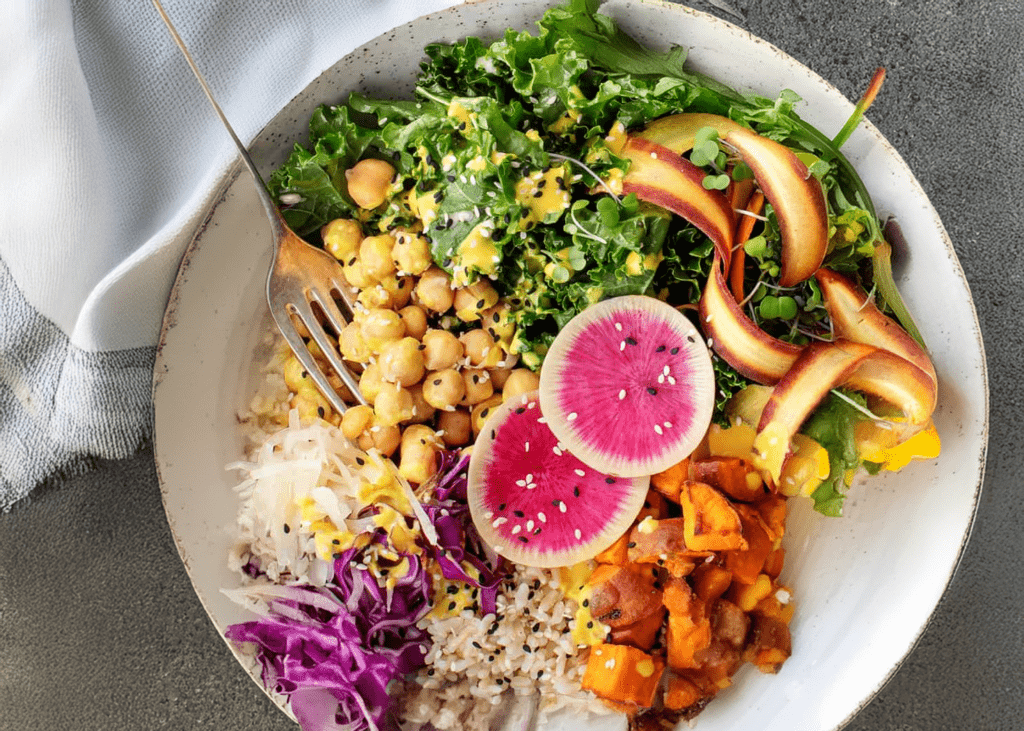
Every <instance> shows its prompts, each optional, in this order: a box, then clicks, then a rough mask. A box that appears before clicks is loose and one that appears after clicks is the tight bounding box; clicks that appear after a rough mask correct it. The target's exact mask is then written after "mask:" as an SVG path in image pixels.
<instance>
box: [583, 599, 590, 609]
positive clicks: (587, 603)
mask: <svg viewBox="0 0 1024 731" xmlns="http://www.w3.org/2000/svg"><path fill="white" fill-rule="evenodd" d="M583 606H584V607H589V606H590V600H589V599H584V600H583Z"/></svg>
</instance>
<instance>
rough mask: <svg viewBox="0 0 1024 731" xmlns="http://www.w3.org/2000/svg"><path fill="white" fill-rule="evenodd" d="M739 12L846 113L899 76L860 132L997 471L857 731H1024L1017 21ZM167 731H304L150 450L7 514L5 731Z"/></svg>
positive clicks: (1023, 285)
mask: <svg viewBox="0 0 1024 731" xmlns="http://www.w3.org/2000/svg"><path fill="white" fill-rule="evenodd" d="M729 2H730V5H731V6H732V7H734V8H736V9H739V10H742V11H743V12H744V13H745V15H746V19H745V21H743V22H741V24H742V25H744V26H745V27H747V28H748V29H750V30H751V31H753V32H754V33H755V34H758V35H760V36H762V37H764V38H765V39H767V40H769V41H770V42H772V43H774V44H775V45H777V46H779V47H781V48H783V49H785V50H787V51H788V52H789V53H791V54H792V55H794V56H795V57H797V58H798V59H800V60H801V61H803V62H804V63H806V64H808V65H809V66H810V67H811V68H813V69H814V70H815V71H817V72H818V73H820V74H821V75H822V76H824V77H825V78H827V79H830V80H831V81H833V82H834V83H835V84H836V85H837V86H838V87H839V88H840V89H841V90H842V91H843V92H844V93H845V94H846V95H847V96H848V97H850V98H856V97H857V96H859V94H860V91H861V87H862V86H863V84H864V83H865V81H866V80H867V78H868V77H869V76H870V73H871V71H872V70H873V69H874V67H875V66H876V65H885V66H886V67H887V68H888V69H889V79H888V81H887V82H886V85H885V88H884V91H883V93H882V95H881V97H880V98H879V100H878V101H877V102H876V104H875V106H874V107H873V108H872V110H871V113H870V115H869V116H870V118H871V119H872V121H874V122H875V124H877V125H878V126H879V127H880V128H881V130H882V132H883V133H884V134H885V135H886V136H888V138H889V139H890V140H891V141H892V142H893V144H894V145H895V146H896V148H897V149H898V150H899V151H900V152H901V153H902V155H903V156H904V157H905V159H906V160H907V162H908V163H909V164H910V166H911V168H912V169H913V170H914V171H915V172H916V174H917V176H918V178H919V179H920V180H921V183H922V184H923V185H924V188H925V190H926V191H927V192H928V194H929V195H930V196H931V199H932V201H933V203H934V204H935V207H936V208H937V209H938V211H939V213H940V214H941V216H942V218H943V221H944V222H945V225H946V227H947V229H948V230H949V233H950V235H951V237H952V239H953V242H954V245H955V247H956V250H957V253H958V255H959V256H960V259H961V262H962V263H963V267H964V269H965V271H966V273H967V277H968V280H969V281H970V284H971V287H972V290H973V292H974V296H975V300H976V303H977V307H978V314H979V317H980V319H981V323H982V330H983V333H984V336H985V341H986V347H987V352H988V357H989V368H990V384H991V393H992V413H991V441H990V449H989V458H988V470H987V477H986V480H985V487H984V491H983V494H982V499H981V502H980V506H979V511H978V516H977V521H976V525H975V530H974V533H973V536H972V539H971V541H970V543H969V545H968V547H967V549H966V553H965V555H964V558H963V562H962V565H961V568H960V570H959V572H958V573H957V575H956V576H955V578H954V580H953V582H952V584H951V586H950V587H949V589H948V591H947V593H946V596H945V598H944V599H943V601H942V602H941V604H940V605H939V607H938V609H937V611H936V613H935V616H934V618H933V621H932V622H931V624H930V626H929V627H928V629H927V630H926V632H925V633H924V636H923V637H922V638H921V641H920V642H919V644H918V646H917V647H916V649H915V650H914V651H913V652H912V653H911V654H910V656H909V657H908V658H907V660H906V662H905V663H904V664H903V666H902V668H901V669H900V670H899V671H898V673H897V674H896V675H895V677H894V678H893V679H892V681H891V682H890V683H889V684H888V685H887V686H886V687H885V688H884V689H883V690H882V691H881V693H880V694H879V695H878V696H877V697H876V698H875V699H874V701H872V702H871V703H870V704H869V705H868V706H867V707H866V708H865V709H864V710H863V711H862V712H861V713H860V714H859V715H858V716H857V717H856V718H855V719H853V720H852V722H851V723H850V724H849V726H848V727H847V728H848V730H849V731H939V730H942V729H951V730H959V729H970V730H972V731H1010V730H1013V729H1022V728H1024V671H1022V668H1024V620H1022V613H1024V610H1022V607H1024V537H1022V532H1024V511H1022V510H1021V508H1020V496H1021V490H1020V485H1021V482H1022V480H1021V477H1020V471H1021V465H1022V464H1024V447H1022V445H1021V435H1022V434H1024V428H1022V409H1024V386H1022V383H1024V379H1022V378H1021V376H1020V374H1019V373H1018V368H1019V367H1020V365H1021V364H1022V363H1024V354H1022V341H1024V327H1022V323H1024V304H1022V289H1024V256H1022V253H1024V249H1022V244H1021V231H1022V230H1024V216H1022V215H1021V213H1020V206H1021V203H1020V196H1021V193H1020V192H1021V191H1022V190H1024V165H1022V162H1024V161H1022V155H1021V146H1022V145H1024V128H1022V124H1021V115H1022V114H1024V53H1022V45H1021V38H1022V35H1024V5H1022V4H1021V2H1020V0H1005V1H1002V2H999V1H996V0H979V1H977V2H970V1H968V0H935V1H932V0H847V2H843V3H838V2H824V1H822V0H818V1H816V2H811V1H810V0H729ZM696 5H697V7H700V8H701V9H713V8H710V6H709V5H707V4H702V3H696ZM717 14H719V15H723V17H726V18H727V19H730V20H735V19H734V18H732V17H731V16H729V15H727V14H723V13H721V12H720V11H719V12H718V13H717ZM163 728H166V729H193V728H216V729H218V730H220V731H228V730H232V729H258V730H266V731H269V730H271V729H279V730H281V731H284V730H286V729H287V730H290V729H293V728H294V726H293V725H292V724H291V723H290V722H289V721H288V720H287V718H286V717H285V716H284V715H282V714H281V713H280V712H279V711H278V710H277V709H276V708H275V707H274V706H273V705H271V704H270V703H269V701H267V700H266V699H265V698H264V696H263V695H262V693H261V692H260V691H259V690H258V689H257V688H256V686H255V685H254V684H253V683H252V682H251V681H250V680H249V678H248V676H246V675H245V674H244V673H243V672H242V670H241V669H240V668H239V667H238V666H237V665H236V664H235V662H234V660H233V659H232V657H231V655H230V654H229V652H228V650H227V648H226V647H225V646H224V645H223V643H222V642H221V640H220V639H219V638H218V636H217V634H216V633H215V631H214V629H213V626H212V624H211V623H210V622H209V621H208V620H207V618H206V615H205V614H204V612H203V609H202V607H201V606H200V604H199V602H198V600H197V599H196V597H195V596H194V595H193V593H192V590H191V586H190V584H189V582H188V577H187V575H186V573H185V571H184V568H183V567H182V565H181V562H180V561H179V559H178V556H177V553H176V552H175V548H174V545H173V542H172V540H171V536H170V533H169V530H168V528H167V524H166V521H165V519H164V515H163V509H162V505H161V502H160V493H159V490H158V488H157V484H156V477H155V473H154V469H153V466H152V452H151V451H150V450H148V449H145V450H143V451H141V452H140V453H139V454H137V455H136V456H134V457H133V458H131V459H128V460H124V461H120V462H103V463H99V464H97V465H95V469H94V470H93V471H91V472H89V473H87V474H83V475H80V476H74V477H68V478H65V479H61V480H55V481H54V483H53V484H51V485H48V486H45V487H44V488H42V489H40V490H38V491H37V492H36V493H35V494H34V495H33V496H32V497H31V498H29V499H28V500H27V501H25V502H24V503H23V504H21V505H19V506H17V507H16V509H15V510H14V511H13V512H11V513H10V514H7V515H0V730H2V731H37V730H38V731H43V730H47V731H53V730H55V731H62V730H64V729H75V730H76V731H95V730H100V729H103V730H110V731H129V730H134V729H163ZM698 728H699V725H698ZM737 731H755V730H753V729H749V730H739V729H738V730H737ZM794 731H800V729H795V730H794Z"/></svg>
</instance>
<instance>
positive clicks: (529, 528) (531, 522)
mask: <svg viewBox="0 0 1024 731" xmlns="http://www.w3.org/2000/svg"><path fill="white" fill-rule="evenodd" d="M533 526H534V523H533V521H532V520H528V521H526V530H533Z"/></svg>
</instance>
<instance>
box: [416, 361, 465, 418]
mask: <svg viewBox="0 0 1024 731" xmlns="http://www.w3.org/2000/svg"><path fill="white" fill-rule="evenodd" d="M465 396H466V381H465V379H463V377H462V374H461V373H459V372H458V371H456V370H454V369H452V368H446V369H445V370H443V371H434V372H433V373H428V374H427V377H426V378H424V379H423V398H424V400H425V401H426V402H427V403H428V404H430V405H431V406H433V407H434V408H435V409H440V410H442V411H451V410H453V409H454V408H455V406H456V405H457V404H459V403H460V402H461V401H462V399H463V398H465Z"/></svg>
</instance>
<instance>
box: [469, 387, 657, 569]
mask: <svg viewBox="0 0 1024 731" xmlns="http://www.w3.org/2000/svg"><path fill="white" fill-rule="evenodd" d="M648 484H649V480H648V479H647V478H639V479H633V478H616V477H610V476H608V475H605V474H601V473H599V472H598V471H596V470H594V469H592V468H590V467H587V466H586V465H585V464H583V463H582V462H580V461H579V460H578V459H577V458H576V457H574V456H573V455H572V454H571V453H570V452H569V451H568V450H567V449H565V446H564V445H563V444H561V443H560V442H559V441H558V439H557V438H556V437H555V435H554V434H553V433H552V432H551V430H550V429H549V428H548V426H547V423H546V420H545V419H544V417H543V414H542V413H541V409H540V406H539V403H538V399H537V396H536V392H534V393H531V394H526V395H524V396H522V397H520V398H516V399H513V401H512V402H506V403H504V404H502V405H501V407H499V408H498V409H497V410H496V411H495V413H494V414H493V415H492V416H491V418H490V419H488V421H487V423H486V424H485V425H484V429H483V431H482V432H481V434H480V436H479V437H478V439H477V441H476V444H475V445H474V447H473V457H472V460H471V461H470V467H469V505H470V512H471V514H472V516H473V522H474V523H475V524H476V526H477V530H478V532H479V533H480V535H481V537H482V538H483V539H484V540H485V541H487V543H488V544H489V545H491V547H492V548H494V550H495V551H496V552H498V553H499V554H501V555H503V556H505V557H506V558H509V559H510V560H512V561H515V562H517V563H521V564H525V565H529V566H544V567H552V566H566V565H569V564H573V563H577V562H579V561H583V560H585V559H588V558H591V557H593V556H595V555H597V554H598V553H600V552H601V551H603V550H604V549H605V548H607V547H608V546H610V545H611V544H612V543H613V542H614V541H615V540H616V539H617V538H618V537H619V536H621V535H622V533H623V532H624V531H625V530H626V528H628V527H629V525H630V524H631V523H632V521H633V519H634V518H635V517H636V515H637V513H639V512H640V509H641V508H642V507H643V502H644V498H645V497H646V494H647V487H648Z"/></svg>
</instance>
